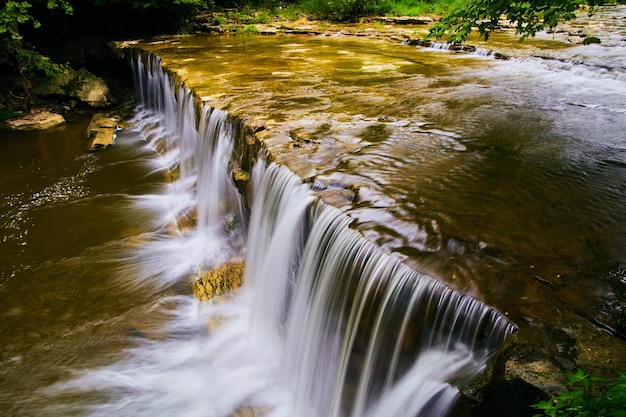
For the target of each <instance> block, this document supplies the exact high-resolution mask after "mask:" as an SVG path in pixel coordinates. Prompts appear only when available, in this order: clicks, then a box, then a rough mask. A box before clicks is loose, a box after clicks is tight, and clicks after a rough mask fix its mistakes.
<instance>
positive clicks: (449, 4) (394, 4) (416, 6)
mask: <svg viewBox="0 0 626 417" xmlns="http://www.w3.org/2000/svg"><path fill="white" fill-rule="evenodd" d="M460 2H461V0H439V1H432V0H397V1H388V2H385V3H384V4H383V5H382V11H383V12H384V13H386V14H389V15H391V16H424V15H429V14H436V15H444V14H446V13H448V12H450V11H451V10H452V9H453V8H454V7H456V6H457V5H458V4H459V3H460Z"/></svg>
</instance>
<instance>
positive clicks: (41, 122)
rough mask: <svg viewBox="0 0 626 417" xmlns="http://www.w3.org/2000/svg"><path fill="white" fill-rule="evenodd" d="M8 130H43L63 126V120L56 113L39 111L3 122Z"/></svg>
mask: <svg viewBox="0 0 626 417" xmlns="http://www.w3.org/2000/svg"><path fill="white" fill-rule="evenodd" d="M5 124H6V126H7V127H8V128H9V129H10V130H18V131H32V130H45V129H50V128H53V127H57V126H62V125H64V124H65V118H64V117H63V116H61V115H60V114H57V113H52V112H49V111H41V112H36V113H31V114H28V115H26V116H24V117H20V118H17V119H12V120H8V121H7V122H5Z"/></svg>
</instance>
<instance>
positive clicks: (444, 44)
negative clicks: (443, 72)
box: [429, 41, 451, 51]
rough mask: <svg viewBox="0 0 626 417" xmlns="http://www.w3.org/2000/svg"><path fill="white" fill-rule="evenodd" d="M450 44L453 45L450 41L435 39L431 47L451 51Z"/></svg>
mask: <svg viewBox="0 0 626 417" xmlns="http://www.w3.org/2000/svg"><path fill="white" fill-rule="evenodd" d="M450 46H451V44H450V43H448V42H438V41H433V42H431V44H430V46H429V48H431V49H435V50H437V51H449V50H450Z"/></svg>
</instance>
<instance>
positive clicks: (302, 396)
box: [245, 164, 514, 417]
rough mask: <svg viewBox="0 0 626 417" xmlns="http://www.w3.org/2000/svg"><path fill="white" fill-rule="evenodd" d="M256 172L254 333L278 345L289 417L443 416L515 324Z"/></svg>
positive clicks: (250, 278)
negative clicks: (289, 400)
mask: <svg viewBox="0 0 626 417" xmlns="http://www.w3.org/2000/svg"><path fill="white" fill-rule="evenodd" d="M257 168H258V167H257ZM255 176H257V177H259V176H260V178H256V180H255V184H256V187H255V193H256V197H255V200H254V210H253V213H252V218H251V228H250V234H249V236H248V259H247V271H248V273H247V276H246V277H247V281H246V284H245V285H246V290H249V291H251V292H252V293H254V301H253V306H252V313H251V317H252V321H251V326H250V329H251V332H256V331H261V333H262V334H263V335H265V339H266V340H272V342H273V343H276V344H277V343H279V341H280V340H283V339H284V347H283V349H284V353H283V355H282V356H283V357H284V362H283V383H284V385H285V387H288V388H287V389H289V390H291V391H292V394H293V406H292V407H293V408H292V409H291V410H290V411H289V415H297V416H303V417H308V416H311V417H313V416H336V417H340V416H352V417H359V416H372V417H378V416H380V417H382V416H389V415H394V416H415V415H424V416H429V417H432V416H445V415H446V413H447V412H448V411H449V408H450V406H451V404H452V403H453V402H454V400H455V399H456V396H457V393H458V387H459V386H460V385H462V384H463V383H464V382H467V381H469V380H471V379H472V378H473V377H475V376H476V375H477V374H478V373H479V372H481V370H482V369H483V366H484V365H485V363H486V361H487V360H488V358H489V357H490V356H491V355H492V354H493V353H494V352H495V350H496V349H497V348H498V347H499V346H500V345H501V343H502V342H503V341H504V339H505V338H506V337H507V336H508V335H509V334H510V333H511V332H512V331H513V330H514V327H513V325H512V324H511V323H510V322H508V321H507V320H506V319H504V318H503V316H501V315H500V313H498V312H497V311H495V310H493V309H490V308H489V307H487V306H485V305H484V304H482V303H480V302H479V301H477V300H474V299H472V298H468V297H463V296H461V295H460V294H458V293H456V292H455V291H453V290H451V289H449V288H447V287H445V286H444V285H442V284H441V283H439V282H438V281H436V280H434V279H432V278H430V277H428V276H425V275H422V274H419V273H417V272H415V271H413V270H411V269H410V268H408V267H406V266H405V265H404V264H402V263H401V262H400V261H398V260H397V259H395V258H393V257H391V256H389V255H388V254H385V253H383V252H382V251H380V250H379V249H378V248H377V247H375V246H374V245H373V244H371V243H370V242H369V241H367V240H366V239H365V238H364V237H363V236H362V235H361V234H360V233H358V232H357V231H355V230H352V229H350V227H349V224H350V221H351V220H350V218H348V217H347V216H345V215H344V214H343V213H341V212H340V211H339V210H337V209H335V208H333V207H331V206H328V205H326V204H324V203H322V202H321V201H317V200H315V201H313V200H312V199H311V196H310V195H309V192H307V191H306V187H305V186H304V185H302V184H301V182H300V181H299V180H298V179H296V178H294V176H293V174H291V173H290V172H289V171H287V170H286V169H284V168H283V167H280V166H277V165H274V164H270V165H269V166H268V167H266V168H263V169H259V168H258V169H257V170H256V171H255ZM305 209H306V210H305ZM303 210H304V211H303ZM261 328H262V330H261ZM253 340H256V341H258V340H260V339H259V338H258V337H254V338H253Z"/></svg>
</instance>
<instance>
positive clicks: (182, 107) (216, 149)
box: [133, 54, 245, 237]
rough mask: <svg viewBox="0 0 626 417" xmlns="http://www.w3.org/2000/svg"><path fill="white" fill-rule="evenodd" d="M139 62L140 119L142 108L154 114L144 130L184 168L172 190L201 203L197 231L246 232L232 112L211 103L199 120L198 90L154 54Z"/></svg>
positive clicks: (170, 162) (171, 164) (167, 160)
mask: <svg viewBox="0 0 626 417" xmlns="http://www.w3.org/2000/svg"><path fill="white" fill-rule="evenodd" d="M133 64H134V65H133V74H134V79H135V83H136V86H137V97H138V107H139V109H140V117H141V111H145V112H146V114H148V115H149V116H145V118H146V120H148V122H147V123H146V124H148V125H147V126H146V124H144V126H142V129H143V130H144V131H146V132H148V134H147V136H148V137H149V141H150V142H151V143H153V144H154V146H155V147H156V148H157V150H158V151H159V153H160V154H161V155H162V156H163V159H164V164H165V165H166V167H167V168H168V169H170V170H173V171H175V170H178V172H179V178H178V179H177V180H176V181H174V182H173V187H172V188H173V190H174V193H175V194H176V197H183V196H186V197H188V198H189V200H190V201H191V202H192V205H191V206H193V207H195V211H196V221H197V227H196V232H197V233H198V234H203V233H206V232H209V233H210V234H214V233H215V232H216V231H217V229H220V228H221V229H222V231H224V232H226V233H227V234H228V235H229V236H231V237H232V236H234V234H235V233H238V234H242V233H244V230H243V229H244V228H245V227H244V222H245V215H244V208H243V203H242V200H241V196H240V195H239V192H238V190H237V188H236V186H235V184H234V182H233V180H232V172H231V170H230V167H229V163H230V155H231V154H232V151H233V147H234V141H233V136H234V135H233V133H232V131H233V125H232V122H231V120H229V118H228V114H227V113H226V112H225V111H223V110H218V109H211V108H210V107H208V106H205V107H204V108H203V109H202V112H201V115H200V119H199V120H196V111H195V110H196V109H195V103H194V97H193V92H192V91H191V90H189V89H188V88H186V87H185V86H184V85H183V84H182V83H181V84H179V85H178V86H175V85H174V84H175V83H174V80H173V78H172V77H171V76H170V75H168V74H167V73H166V72H165V71H164V70H163V68H162V65H161V60H160V59H159V58H158V57H157V56H156V55H154V54H149V55H148V56H147V57H146V58H145V63H144V59H141V58H139V57H135V59H134V60H133ZM142 89H145V90H147V91H143V90H142ZM155 117H156V119H157V120H156V121H155V120H154V119H155ZM150 132H152V133H150ZM191 206H188V207H186V210H190V209H191ZM179 214H182V213H179Z"/></svg>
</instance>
